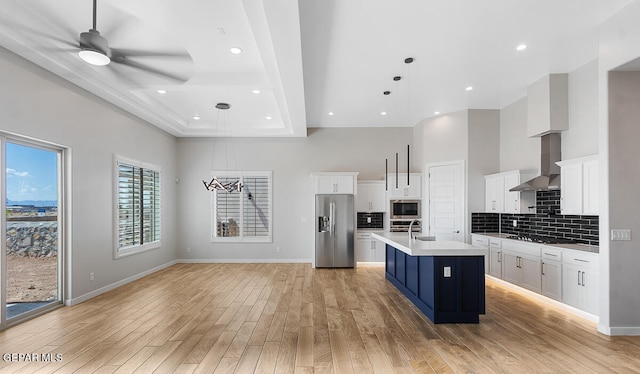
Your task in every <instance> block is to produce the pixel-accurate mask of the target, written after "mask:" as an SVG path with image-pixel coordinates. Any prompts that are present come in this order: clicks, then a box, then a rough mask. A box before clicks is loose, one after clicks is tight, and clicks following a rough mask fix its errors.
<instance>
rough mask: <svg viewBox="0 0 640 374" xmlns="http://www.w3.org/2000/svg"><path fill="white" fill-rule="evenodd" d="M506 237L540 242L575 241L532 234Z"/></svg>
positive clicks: (561, 242) (565, 242)
mask: <svg viewBox="0 0 640 374" xmlns="http://www.w3.org/2000/svg"><path fill="white" fill-rule="evenodd" d="M507 239H513V240H522V241H525V242H531V243H540V244H574V243H575V241H573V240H571V239H563V238H553V237H550V236H542V235H532V234H519V235H509V236H507Z"/></svg>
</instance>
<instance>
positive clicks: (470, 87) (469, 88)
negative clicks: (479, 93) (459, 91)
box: [465, 86, 473, 91]
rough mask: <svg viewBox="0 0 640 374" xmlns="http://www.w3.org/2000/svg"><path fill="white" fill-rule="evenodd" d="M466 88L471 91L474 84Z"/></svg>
mask: <svg viewBox="0 0 640 374" xmlns="http://www.w3.org/2000/svg"><path fill="white" fill-rule="evenodd" d="M465 90H467V91H471V90H473V86H467V88H465Z"/></svg>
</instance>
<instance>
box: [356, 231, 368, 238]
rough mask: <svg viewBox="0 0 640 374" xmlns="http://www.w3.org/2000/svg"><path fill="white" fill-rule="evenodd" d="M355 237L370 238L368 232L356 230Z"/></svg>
mask: <svg viewBox="0 0 640 374" xmlns="http://www.w3.org/2000/svg"><path fill="white" fill-rule="evenodd" d="M356 239H364V240H370V239H371V233H370V232H358V233H357V234H356Z"/></svg>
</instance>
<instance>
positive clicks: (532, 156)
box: [499, 97, 540, 171]
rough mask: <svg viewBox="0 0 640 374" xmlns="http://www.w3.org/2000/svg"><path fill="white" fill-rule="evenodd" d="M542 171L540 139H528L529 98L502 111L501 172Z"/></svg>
mask: <svg viewBox="0 0 640 374" xmlns="http://www.w3.org/2000/svg"><path fill="white" fill-rule="evenodd" d="M510 170H538V171H539V170H540V138H528V137H527V98H526V97H525V98H523V99H520V100H518V101H516V102H514V103H513V104H511V105H508V106H506V107H504V108H502V110H501V111H500V170H499V171H510Z"/></svg>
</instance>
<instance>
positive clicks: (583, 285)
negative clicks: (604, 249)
mask: <svg viewBox="0 0 640 374" xmlns="http://www.w3.org/2000/svg"><path fill="white" fill-rule="evenodd" d="M585 286H586V285H585V284H584V271H583V272H582V287H585Z"/></svg>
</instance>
